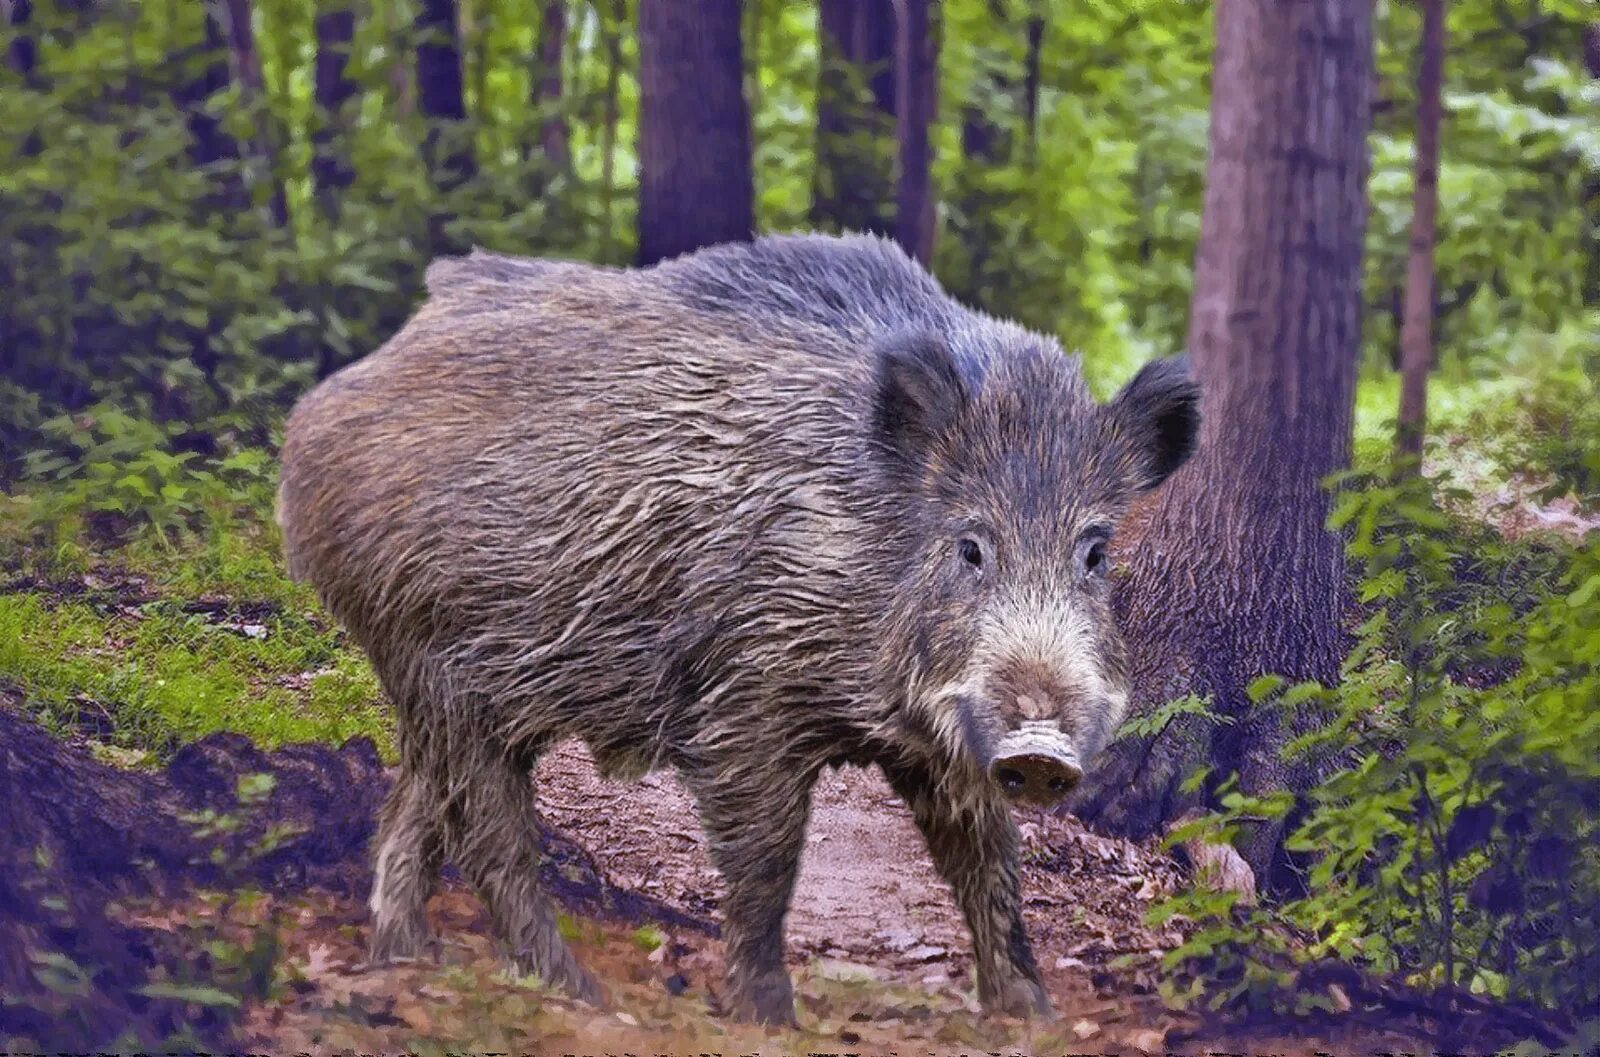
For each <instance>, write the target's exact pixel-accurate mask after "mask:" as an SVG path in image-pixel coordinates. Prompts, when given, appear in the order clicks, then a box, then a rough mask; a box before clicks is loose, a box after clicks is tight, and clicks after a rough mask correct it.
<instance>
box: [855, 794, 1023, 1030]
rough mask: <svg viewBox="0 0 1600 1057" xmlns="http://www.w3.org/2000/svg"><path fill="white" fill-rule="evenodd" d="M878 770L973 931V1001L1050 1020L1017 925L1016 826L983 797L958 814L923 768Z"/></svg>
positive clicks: (995, 1010) (1019, 907)
mask: <svg viewBox="0 0 1600 1057" xmlns="http://www.w3.org/2000/svg"><path fill="white" fill-rule="evenodd" d="M883 770H884V774H885V775H886V776H887V777H888V779H889V784H890V785H892V786H893V787H894V789H895V792H897V793H899V794H900V796H901V797H902V798H903V799H904V800H905V802H906V804H907V805H908V806H909V807H910V808H911V814H912V816H913V817H914V818H915V819H916V822H917V826H918V828H919V829H921V830H922V835H923V837H924V838H926V839H927V842H928V851H929V853H930V854H931V855H932V857H933V864H934V866H936V867H937V868H938V870H939V873H940V874H941V875H942V876H943V877H944V879H945V881H946V882H948V883H949V885H950V888H951V890H952V892H953V893H954V895H955V899H956V904H957V905H958V906H959V907H960V908H961V913H962V916H963V917H965V918H966V920H967V928H968V929H969V930H970V931H971V932H972V948H973V954H974V956H975V958H976V961H977V970H978V1001H979V1002H981V1003H983V1007H984V1008H985V1009H987V1010H989V1011H990V1012H993V1013H1004V1014H1008V1015H1011V1016H1021V1017H1028V1016H1035V1017H1045V1018H1053V1017H1054V1016H1055V1012H1054V1010H1053V1009H1052V1008H1051V1006H1050V999H1049V998H1048V997H1047V996H1046V995H1045V993H1044V988H1043V986H1041V984H1040V982H1039V967H1038V966H1037V965H1036V964H1035V963H1034V960H1033V949H1032V948H1031V947H1030V946H1029V945H1028V934H1027V932H1026V930H1025V929H1024V928H1023V925H1022V893H1021V889H1022V883H1021V877H1020V871H1019V851H1018V839H1017V827H1016V826H1015V825H1014V824H1013V823H1012V821H1011V814H1010V812H1009V810H1008V809H1007V808H1006V806H1005V805H1004V804H1003V803H999V802H996V801H993V800H990V799H987V798H986V799H982V800H979V801H978V802H977V803H976V804H975V805H973V806H972V807H970V808H969V809H968V810H966V811H963V812H961V813H957V811H956V810H955V807H954V805H952V804H951V803H950V801H949V800H948V798H946V797H944V796H941V795H940V793H939V789H938V785H937V783H936V782H935V781H934V778H933V775H932V774H931V773H929V772H928V771H927V770H926V769H924V768H921V767H917V766H890V765H885V766H884V769H883Z"/></svg>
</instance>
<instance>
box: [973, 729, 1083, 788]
mask: <svg viewBox="0 0 1600 1057" xmlns="http://www.w3.org/2000/svg"><path fill="white" fill-rule="evenodd" d="M989 777H991V778H992V779H994V781H995V782H996V783H997V784H998V785H999V786H1000V789H1001V791H1002V792H1004V793H1005V794H1006V796H1007V797H1009V798H1010V799H1012V800H1017V801H1024V802H1027V803H1031V804H1039V805H1043V806H1048V805H1051V804H1056V803H1059V802H1060V801H1061V800H1062V799H1063V798H1064V797H1065V796H1066V795H1067V794H1068V793H1070V792H1072V790H1073V789H1075V788H1076V787H1077V785H1078V783H1079V782H1081V781H1082V780H1083V764H1082V763H1081V762H1080V761H1079V758H1078V750H1077V747H1076V746H1075V745H1073V743H1072V739H1071V738H1069V737H1067V736H1066V734H1064V733H1062V731H1061V729H1060V728H1059V727H1057V726H1056V725H1055V724H1053V723H1024V724H1023V725H1022V726H1020V727H1018V728H1017V729H1016V730H1013V731H1011V732H1010V733H1008V734H1006V735H1005V736H1004V737H1002V738H1001V739H1000V741H999V742H998V743H997V744H996V745H995V752H994V755H993V756H992V757H991V758H990V760H989Z"/></svg>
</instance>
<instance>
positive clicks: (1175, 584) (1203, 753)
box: [1078, 0, 1373, 872]
mask: <svg viewBox="0 0 1600 1057" xmlns="http://www.w3.org/2000/svg"><path fill="white" fill-rule="evenodd" d="M1372 63H1373V55H1372V6H1371V3H1370V0H1320V2H1318V3H1303V2H1299V0H1296V2H1293V3H1286V2H1283V0H1218V4H1217V8H1216V63H1215V74H1214V79H1213V95H1212V104H1211V107H1212V110H1211V113H1212V117H1211V131H1210V156H1209V160H1208V162H1207V167H1206V193H1205V206H1204V214H1203V219H1202V223H1201V233H1200V244H1199V250H1198V253H1197V257H1196V262H1195V287H1194V295H1193V303H1192V306H1191V310H1190V319H1189V336H1188V345H1189V354H1190V357H1191V360H1192V364H1193V369H1194V372H1195V375H1196V377H1197V379H1198V380H1199V382H1200V384H1201V386H1202V387H1203V390H1204V398H1203V404H1202V411H1203V416H1204V425H1203V427H1202V430H1201V436H1200V444H1199V448H1198V450H1197V452H1196V455H1195V457H1194V459H1193V460H1191V462H1190V463H1189V465H1187V466H1185V467H1184V468H1183V469H1182V470H1180V471H1179V472H1178V473H1177V474H1176V475H1174V477H1173V479H1172V480H1171V482H1169V483H1168V484H1167V485H1166V487H1165V488H1164V489H1163V490H1162V491H1161V492H1159V493H1157V494H1156V497H1155V498H1154V500H1153V503H1152V505H1151V506H1150V507H1149V508H1148V509H1146V510H1145V511H1143V512H1142V513H1143V515H1144V518H1143V521H1144V524H1143V531H1142V532H1141V531H1139V530H1138V522H1139V520H1140V519H1139V518H1137V517H1136V518H1133V519H1131V521H1132V522H1133V523H1132V524H1130V525H1129V526H1128V528H1129V529H1132V530H1133V531H1131V532H1128V533H1126V535H1129V536H1132V537H1133V538H1134V542H1133V544H1132V549H1129V545H1128V544H1126V543H1125V544H1124V545H1123V548H1122V549H1123V550H1124V553H1125V554H1126V555H1127V557H1128V559H1129V563H1130V572H1131V577H1130V579H1129V581H1128V582H1127V583H1125V584H1124V585H1123V588H1122V590H1120V591H1119V597H1118V602H1119V608H1120V610H1121V611H1122V613H1123V615H1124V623H1125V625H1126V627H1127V632H1128V643H1129V652H1130V657H1132V658H1133V661H1134V664H1133V668H1134V687H1135V700H1136V704H1137V706H1138V707H1143V708H1148V707H1152V706H1154V705H1156V704H1159V703H1161V702H1163V701H1168V700H1171V699H1173V698H1175V697H1179V696H1182V695H1184V694H1187V693H1196V694H1199V695H1201V696H1209V697H1210V698H1211V707H1212V708H1213V709H1214V710H1215V711H1217V712H1219V713H1222V714H1223V715H1227V716H1231V717H1233V718H1234V720H1235V723H1234V724H1233V725H1231V726H1215V727H1213V726H1208V725H1206V724H1203V723H1185V722H1181V721H1180V722H1179V723H1175V724H1173V725H1172V726H1171V727H1169V728H1168V730H1167V731H1165V732H1164V733H1163V734H1161V735H1158V736H1157V737H1155V738H1154V739H1145V740H1141V741H1138V742H1134V741H1132V739H1129V740H1128V741H1125V742H1123V743H1120V744H1119V745H1117V746H1115V747H1114V748H1113V750H1112V751H1111V752H1110V753H1108V754H1107V755H1106V757H1105V758H1104V759H1103V761H1102V765H1101V766H1100V767H1098V768H1096V771H1095V774H1094V775H1093V776H1092V777H1091V779H1090V781H1089V783H1088V784H1087V787H1086V788H1085V789H1084V790H1083V792H1082V793H1081V794H1080V796H1079V798H1078V807H1079V810H1080V813H1082V814H1083V815H1085V816H1087V817H1089V818H1092V819H1095V820H1097V821H1099V822H1101V823H1103V824H1105V825H1108V826H1110V827H1111V828H1113V829H1117V830H1120V831H1123V832H1131V833H1137V834H1147V833H1150V832H1151V831H1153V830H1156V829H1159V828H1160V827H1161V826H1162V825H1163V824H1164V823H1165V822H1167V821H1168V820H1171V819H1173V818H1176V817H1177V816H1178V815H1179V814H1181V813H1182V811H1183V810H1185V809H1186V808H1187V807H1189V806H1190V805H1191V803H1192V799H1193V798H1191V797H1187V796H1185V795H1183V794H1181V793H1180V790H1179V785H1180V783H1182V781H1183V780H1184V779H1185V778H1186V777H1187V776H1188V775H1189V773H1190V772H1191V771H1192V770H1193V768H1194V767H1196V766H1199V765H1211V766H1212V767H1214V768H1215V770H1214V771H1213V774H1214V776H1215V777H1216V778H1219V779H1220V778H1221V777H1223V776H1225V775H1226V774H1228V773H1230V772H1237V773H1238V774H1239V775H1240V786H1241V788H1242V789H1244V790H1245V791H1246V792H1249V793H1258V792H1262V791H1264V790H1267V789H1272V788H1282V787H1285V786H1288V787H1290V788H1296V789H1301V790H1303V789H1305V788H1306V787H1307V786H1308V785H1310V784H1311V783H1313V782H1314V781H1315V779H1316V773H1315V772H1316V768H1315V767H1314V766H1312V765H1307V766H1305V767H1299V766H1297V767H1295V768H1293V769H1291V768H1288V767H1286V765H1285V764H1284V763H1283V762H1282V761H1281V759H1280V756H1279V752H1278V750H1279V748H1280V747H1281V746H1282V744H1283V743H1284V741H1285V739H1286V737H1287V736H1289V731H1286V730H1283V729H1280V726H1281V725H1280V723H1279V722H1278V721H1277V720H1276V719H1275V718H1274V717H1275V715H1276V713H1274V712H1271V711H1265V710H1262V711H1252V710H1251V707H1250V704H1249V702H1248V700H1247V698H1246V695H1245V693H1244V689H1245V687H1246V686H1247V685H1248V683H1249V682H1250V681H1251V680H1252V679H1254V678H1255V677H1257V676H1259V675H1262V674H1265V673H1279V674H1283V675H1285V676H1287V677H1289V678H1291V679H1316V680H1320V681H1322V682H1324V683H1330V684H1331V683H1332V682H1334V681H1335V680H1336V679H1337V678H1338V675H1339V664H1340V659H1341V657H1342V654H1343V647H1344V639H1343V635H1342V632H1341V620H1342V617H1343V615H1344V613H1345V611H1346V609H1345V605H1346V597H1345V595H1346V593H1345V590H1344V558H1343V549H1342V546H1341V541H1340V539H1339V537H1338V536H1337V535H1335V534H1334V533H1332V532H1329V531H1328V530H1327V529H1326V528H1325V521H1326V518H1327V514H1328V509H1329V502H1330V497H1329V496H1328V494H1327V493H1326V492H1325V491H1324V490H1323V488H1322V486H1321V483H1320V482H1321V481H1322V479H1323V478H1324V477H1325V476H1326V475H1327V474H1329V473H1331V472H1333V471H1335V470H1338V469H1340V468H1342V467H1344V466H1345V465H1346V464H1347V462H1348V458H1349V452H1350V439H1351V437H1350V434H1351V419H1352V414H1353V404H1354V393H1355V378H1356V364H1357V356H1358V351H1359V346H1360V341H1361V304H1362V299H1361V279H1362V237H1363V232H1364V229H1365V225H1366V181H1367V172H1368V158H1367V133H1368V129H1369V124H1370V117H1371V108H1370V99H1369V97H1370V94H1371V90H1372V76H1371V70H1372ZM1303 722H1305V720H1304V719H1302V718H1299V717H1297V718H1296V719H1295V720H1294V722H1292V723H1290V724H1289V725H1288V726H1289V728H1290V730H1293V729H1294V727H1295V724H1298V723H1303ZM1280 838H1281V831H1280V830H1279V829H1278V828H1277V827H1273V826H1261V827H1259V828H1258V830H1257V832H1255V833H1253V834H1249V835H1248V840H1247V842H1246V846H1245V847H1244V848H1242V849H1241V850H1242V851H1244V853H1245V856H1246V858H1247V859H1248V860H1249V861H1250V862H1251V864H1252V865H1253V866H1254V867H1255V868H1256V869H1257V871H1258V872H1260V871H1262V870H1263V868H1264V867H1265V866H1267V865H1268V864H1269V863H1271V862H1273V861H1274V857H1275V853H1276V851H1277V848H1278V844H1279V840H1280Z"/></svg>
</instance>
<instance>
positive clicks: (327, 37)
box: [311, 7, 356, 212]
mask: <svg viewBox="0 0 1600 1057" xmlns="http://www.w3.org/2000/svg"><path fill="white" fill-rule="evenodd" d="M315 32H316V37H317V59H316V71H315V73H316V78H315V79H316V86H315V87H316V93H315V94H316V102H317V110H318V115H317V124H316V128H315V129H314V130H313V132H312V134H311V149H312V152H313V153H312V158H311V175H312V180H313V182H314V183H315V184H316V187H317V191H318V193H319V195H321V196H322V197H323V198H324V202H325V205H326V207H327V208H328V209H329V210H330V212H331V211H332V208H333V206H334V203H335V200H336V198H337V195H338V192H340V191H342V190H343V189H344V188H346V187H349V186H350V184H351V182H352V181H353V180H354V179H355V172H354V170H353V169H351V168H350V161H349V155H348V151H347V150H346V148H345V144H344V142H343V141H344V138H345V136H346V135H347V134H348V132H349V129H348V127H347V121H346V115H345V114H344V108H345V104H346V103H348V102H349V101H350V100H351V99H354V98H355V95H356V86H355V83H354V82H353V81H351V80H350V77H349V75H348V73H347V70H348V68H349V64H350V45H351V42H352V41H353V40H354V39H355V32H356V15H355V11H354V9H352V8H349V7H342V8H336V9H334V10H332V11H327V12H324V13H322V14H319V15H318V16H317V19H316V23H315Z"/></svg>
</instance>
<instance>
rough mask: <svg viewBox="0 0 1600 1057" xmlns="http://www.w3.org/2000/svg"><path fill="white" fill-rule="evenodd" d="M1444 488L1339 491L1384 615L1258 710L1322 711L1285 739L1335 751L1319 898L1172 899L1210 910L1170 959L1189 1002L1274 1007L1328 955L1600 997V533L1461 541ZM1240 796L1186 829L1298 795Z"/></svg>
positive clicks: (1479, 983) (1548, 999)
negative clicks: (1322, 674)
mask: <svg viewBox="0 0 1600 1057" xmlns="http://www.w3.org/2000/svg"><path fill="white" fill-rule="evenodd" d="M1447 498H1448V497H1447ZM1439 499H1440V495H1439V493H1438V490H1437V486H1436V484H1435V483H1434V482H1431V481H1428V480H1426V479H1417V478H1413V479H1407V480H1402V481H1399V482H1398V483H1387V484H1379V485H1375V486H1373V487H1369V488H1365V489H1359V490H1349V491H1346V492H1345V493H1344V494H1343V495H1342V497H1341V498H1340V500H1339V503H1338V506H1337V509H1336V512H1335V515H1334V518H1333V522H1334V524H1335V525H1336V526H1338V527H1341V528H1343V529H1345V530H1346V531H1347V532H1348V533H1349V536H1350V543H1349V553H1350V555H1351V557H1352V558H1353V559H1354V561H1355V563H1356V564H1357V565H1358V566H1359V567H1360V569H1361V576H1360V580H1359V597H1360V600H1361V601H1362V603H1363V604H1364V605H1365V606H1366V607H1367V613H1368V615H1367V616H1366V618H1365V619H1364V620H1363V621H1362V622H1361V624H1360V626H1359V627H1358V628H1357V629H1356V635H1355V644H1354V647H1353V648H1352V650H1351V652H1350V654H1349V656H1348V658H1347V659H1346V661H1345V664H1344V669H1343V672H1342V682H1341V684H1340V685H1339V686H1338V687H1337V688H1334V689H1327V688H1324V687H1322V686H1320V685H1318V684H1315V683H1308V684H1301V685H1297V686H1292V687H1290V686H1285V685H1284V684H1283V682H1282V681H1281V680H1279V679H1277V678H1276V677H1266V678H1263V679H1261V680H1259V681H1258V682H1257V683H1256V685H1254V686H1253V687H1252V688H1251V694H1252V697H1253V698H1254V699H1255V700H1257V701H1258V702H1260V705H1259V707H1264V708H1272V707H1285V708H1286V707H1292V706H1298V705H1304V704H1307V703H1309V704H1311V705H1313V706H1315V707H1320V708H1321V709H1322V711H1323V719H1324V722H1323V723H1322V724H1320V725H1319V726H1318V728H1317V729H1316V730H1315V731H1314V732H1312V733H1310V734H1307V735H1305V736H1304V737H1302V738H1300V739H1299V740H1298V741H1296V742H1294V743H1292V744H1291V745H1290V746H1289V747H1288V749H1287V751H1288V752H1290V753H1301V752H1307V751H1311V750H1316V751H1317V752H1318V753H1319V755H1320V754H1323V753H1327V754H1329V756H1330V757H1331V758H1333V759H1336V760H1338V761H1340V763H1339V765H1338V767H1337V770H1336V772H1335V773H1334V774H1332V775H1331V776H1330V777H1329V778H1328V779H1327V780H1326V781H1325V782H1324V783H1323V784H1322V785H1321V786H1320V787H1318V788H1317V789H1315V790H1313V791H1312V792H1311V793H1310V795H1309V802H1308V803H1306V804H1304V805H1303V807H1304V813H1303V815H1302V816H1300V817H1299V819H1298V821H1297V822H1296V824H1295V826H1294V828H1293V831H1292V833H1291V834H1290V836H1289V838H1288V840H1287V847H1288V848H1289V849H1290V851H1291V852H1294V853H1297V854H1299V855H1301V856H1303V857H1304V863H1305V869H1306V874H1305V894H1304V895H1303V896H1301V897H1299V898H1296V899H1291V900H1289V901H1287V902H1286V903H1284V904H1283V905H1281V906H1279V907H1276V908H1273V909H1272V910H1263V909H1260V908H1249V909H1247V908H1244V907H1241V906H1239V905H1238V904H1237V898H1236V897H1235V895H1234V894H1232V893H1213V892H1194V893H1189V894H1187V895H1184V896H1181V897H1179V898H1178V899H1176V900H1174V901H1173V902H1171V903H1169V904H1168V905H1166V906H1165V907H1163V908H1161V909H1160V911H1159V913H1158V916H1160V917H1163V918H1164V917H1170V916H1172V915H1183V916H1186V917H1189V918H1192V919H1195V920H1199V921H1200V922H1202V927H1201V928H1200V930H1199V931H1198V932H1197V933H1196V934H1195V936H1194V937H1193V938H1192V939H1191V940H1190V941H1189V942H1188V943H1187V944H1185V945H1184V946H1183V947H1181V948H1180V949H1178V950H1177V951H1175V952H1173V954H1172V955H1171V956H1170V958H1169V960H1168V964H1169V967H1171V968H1173V969H1175V970H1180V971H1181V972H1180V974H1179V976H1177V977H1175V982H1174V983H1173V985H1172V986H1173V989H1174V994H1175V995H1176V996H1181V997H1185V998H1190V999H1192V998H1195V997H1197V996H1199V995H1202V994H1203V995H1205V996H1206V1000H1207V1001H1209V1002H1211V1003H1213V1004H1215V1005H1230V1004H1233V1003H1239V1002H1247V1003H1248V1002H1276V1001H1280V1000H1281V999H1282V994H1283V992H1282V991H1281V988H1283V987H1284V986H1286V985H1287V984H1288V983H1290V982H1291V981H1292V980H1293V979H1294V978H1295V977H1294V970H1295V966H1296V965H1297V964H1304V963H1309V962H1313V961H1317V960H1320V959H1324V958H1329V957H1332V958H1337V959H1340V960H1345V961H1349V962H1353V963H1356V964H1358V965H1361V966H1364V967H1367V968H1370V969H1372V970H1375V971H1379V972H1382V973H1389V974H1397V975H1399V976H1401V977H1404V978H1405V979H1407V980H1408V981H1410V982H1411V983H1413V984H1416V985H1420V986H1423V987H1426V988H1434V987H1454V988H1464V989H1466V990H1468V991H1470V992H1472V993H1476V994H1483V995H1488V996H1493V997H1496V998H1513V999H1520V1000H1525V1001H1529V1002H1534V1003H1537V1004H1539V1005H1540V1006H1543V1007H1545V1008H1547V1009H1550V1010H1552V1011H1562V1012H1565V1011H1571V1010H1580V1011H1581V1010H1591V1011H1592V1010H1594V1009H1596V1008H1600V948H1597V947H1596V945H1595V943H1594V936H1595V935H1596V934H1597V933H1600V810H1597V807H1596V805H1597V804H1600V711H1597V710H1596V709H1595V702H1596V701H1597V700H1600V540H1593V541H1591V542H1590V543H1588V544H1587V545H1584V546H1581V547H1575V548H1572V547H1568V546H1566V545H1563V544H1560V543H1558V542H1549V541H1547V542H1538V543H1507V542H1504V541H1500V540H1498V539H1497V538H1495V537H1492V536H1489V535H1486V534H1483V533H1481V532H1477V533H1475V532H1463V531H1462V530H1461V529H1460V527H1459V526H1458V525H1457V524H1456V523H1454V522H1453V521H1452V519H1451V518H1450V517H1449V516H1448V515H1446V514H1445V513H1444V512H1443V511H1442V510H1441V507H1440V504H1439ZM1224 789H1225V793H1224V796H1223V797H1222V810H1221V811H1220V812H1218V813H1217V814H1215V815H1213V816H1211V817H1209V818H1207V819H1205V820H1202V821H1200V822H1197V823H1194V824H1192V825H1190V826H1188V827H1184V828H1183V829H1182V830H1180V831H1177V832H1175V833H1174V835H1173V839H1174V840H1184V839H1188V838H1189V837H1193V836H1201V835H1204V836H1208V837H1209V838H1210V839H1213V840H1227V839H1230V838H1232V837H1233V836H1235V835H1236V834H1237V833H1238V831H1239V829H1240V827H1241V826H1242V825H1244V824H1245V823H1246V822H1248V820H1250V819H1253V818H1258V817H1261V816H1268V817H1283V816H1284V815H1285V814H1286V813H1287V812H1289V811H1290V810H1291V808H1292V806H1293V798H1292V797H1290V796H1288V795H1278V796H1273V797H1267V798H1253V797H1247V796H1244V795H1242V794H1240V793H1239V792H1237V791H1236V790H1235V789H1233V788H1232V787H1231V786H1230V785H1225V787H1224ZM1289 935H1299V936H1300V937H1301V938H1302V939H1303V940H1304V941H1305V942H1304V944H1303V945H1300V946H1296V945H1294V944H1291V943H1289V942H1287V939H1286V937H1287V936H1289ZM1183 973H1187V974H1188V980H1189V982H1188V984H1184V983H1183V982H1182V980H1183ZM1299 1001H1300V1002H1301V1003H1302V1004H1304V1003H1306V1002H1311V1003H1312V1004H1315V1003H1317V1002H1327V1001H1329V999H1327V997H1326V996H1310V997H1309V998H1308V997H1306V996H1301V998H1300V999H1299Z"/></svg>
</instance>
